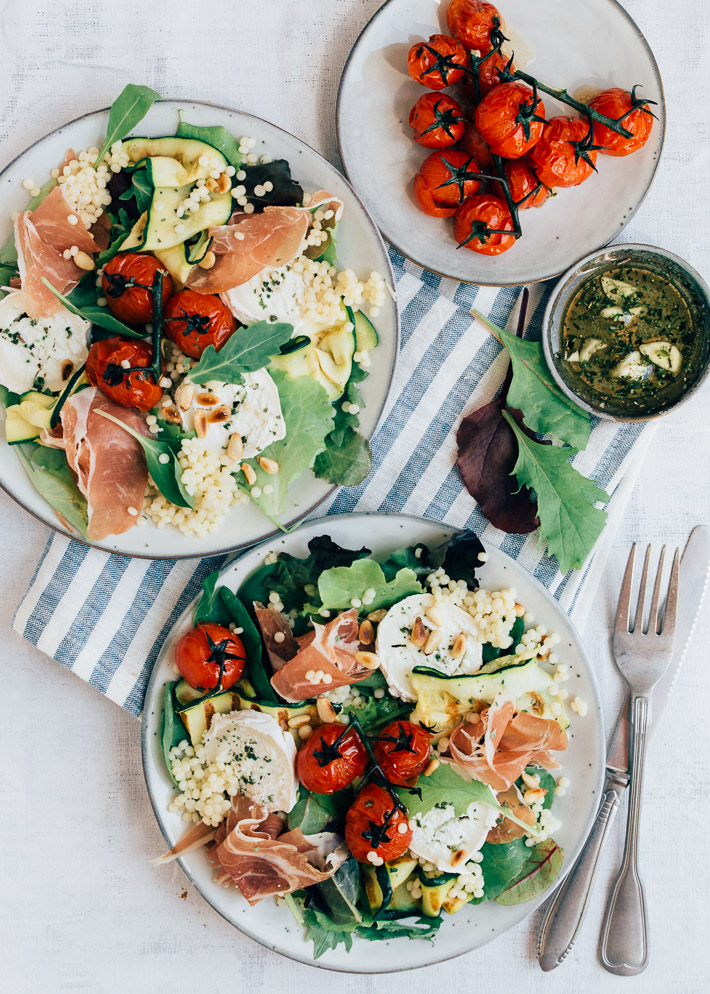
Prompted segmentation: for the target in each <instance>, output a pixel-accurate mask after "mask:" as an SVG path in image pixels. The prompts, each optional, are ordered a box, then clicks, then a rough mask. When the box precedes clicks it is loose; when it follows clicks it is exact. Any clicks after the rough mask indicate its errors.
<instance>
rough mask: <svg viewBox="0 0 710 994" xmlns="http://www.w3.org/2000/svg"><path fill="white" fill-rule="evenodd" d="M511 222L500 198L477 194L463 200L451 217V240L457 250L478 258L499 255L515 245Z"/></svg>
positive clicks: (505, 206) (506, 207)
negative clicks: (476, 255) (452, 234)
mask: <svg viewBox="0 0 710 994" xmlns="http://www.w3.org/2000/svg"><path fill="white" fill-rule="evenodd" d="M514 228H515V226H514V224H513V219H512V217H511V216H510V211H509V210H508V205H507V204H506V202H505V200H503V199H502V198H501V197H494V196H493V195H492V194H490V193H484V194H477V195H476V196H474V197H470V198H469V199H468V200H465V201H464V202H463V203H462V204H461V206H460V207H459V209H458V210H457V211H456V214H455V215H454V238H455V239H456V241H457V242H458V245H459V247H460V248H467V249H470V251H472V252H478V253H479V254H480V255H501V254H502V253H503V252H507V251H508V249H509V248H512V246H513V245H515V235H514V234H510V235H509V234H507V232H509V231H510V232H513V231H514Z"/></svg>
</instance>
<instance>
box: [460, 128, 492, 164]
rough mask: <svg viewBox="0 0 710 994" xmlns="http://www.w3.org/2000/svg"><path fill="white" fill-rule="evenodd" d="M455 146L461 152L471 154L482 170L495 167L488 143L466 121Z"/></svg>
mask: <svg viewBox="0 0 710 994" xmlns="http://www.w3.org/2000/svg"><path fill="white" fill-rule="evenodd" d="M457 148H460V149H461V151H462V152H467V153H468V155H472V156H473V157H474V159H475V160H476V162H477V163H478V165H479V166H480V167H481V169H482V170H483V171H484V172H487V171H488V170H489V169H495V163H494V162H493V156H492V155H491V150H490V148H489V147H488V143H487V142H485V141H484V140H483V139H482V138H481V136H480V135H479V133H478V132H477V131H476V129H475V127H474V126H473V125H472V124H469V123H468V122H467V123H466V125H465V127H464V131H463V135H462V136H461V138H460V139H459V141H458V145H457Z"/></svg>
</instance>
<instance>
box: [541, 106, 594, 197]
mask: <svg viewBox="0 0 710 994" xmlns="http://www.w3.org/2000/svg"><path fill="white" fill-rule="evenodd" d="M588 135H589V124H588V122H587V121H583V120H582V119H581V118H579V117H553V118H551V119H550V121H549V122H548V123H547V124H546V125H545V127H544V129H543V132H542V137H541V138H540V141H539V142H538V143H537V145H536V146H535V147H534V148H533V149H532V150H531V152H530V154H529V156H528V159H529V161H530V165H531V166H532V167H533V169H534V170H535V173H536V175H537V177H538V179H539V180H540V181H541V182H542V183H544V184H545V186H547V187H549V188H550V189H554V188H555V187H568V186H579V184H580V183H584V181H585V180H586V179H589V177H590V176H591V175H592V173H593V172H594V164H595V163H596V161H597V152H596V151H595V150H591V151H588V152H585V153H584V155H582V154H580V152H579V150H580V149H581V148H583V146H584V144H585V142H586V141H587V138H588ZM587 159H588V160H589V161H587Z"/></svg>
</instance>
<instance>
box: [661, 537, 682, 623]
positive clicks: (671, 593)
mask: <svg viewBox="0 0 710 994" xmlns="http://www.w3.org/2000/svg"><path fill="white" fill-rule="evenodd" d="M679 563H680V553H679V552H678V549H676V550H675V555H674V556H673V567H672V569H671V579H670V582H669V584H668V595H667V597H666V612H665V614H664V616H663V628H662V631H663V634H664V635H667V636H669V637H670V638H672V637H673V635H674V634H675V615H676V607H677V606H678V567H679Z"/></svg>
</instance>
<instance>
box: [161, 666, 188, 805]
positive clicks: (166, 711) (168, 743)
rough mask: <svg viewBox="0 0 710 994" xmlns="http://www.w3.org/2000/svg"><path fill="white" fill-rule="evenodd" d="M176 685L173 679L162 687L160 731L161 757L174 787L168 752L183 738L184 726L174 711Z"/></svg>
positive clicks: (174, 781) (175, 782) (175, 781)
mask: <svg viewBox="0 0 710 994" xmlns="http://www.w3.org/2000/svg"><path fill="white" fill-rule="evenodd" d="M177 685H178V681H177V680H175V681H174V682H173V683H166V685H165V687H164V689H163V726H162V732H161V742H162V745H163V759H164V760H165V766H166V769H167V771H168V773H169V774H170V779H171V780H172V782H173V783H174V784H175V786H176V787H177V785H178V782H177V780H176V779H175V777H174V776H173V771H172V769H171V768H170V756H169V753H170V750H171V749H172V748H173V746H176V745H179V743H180V742H182V740H183V739H184V738H185V726H184V725H183V723H182V722H181V721H180V719H179V718H178V716H177V714H176V713H175V703H174V700H173V690H174V689H175V687H177Z"/></svg>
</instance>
